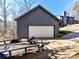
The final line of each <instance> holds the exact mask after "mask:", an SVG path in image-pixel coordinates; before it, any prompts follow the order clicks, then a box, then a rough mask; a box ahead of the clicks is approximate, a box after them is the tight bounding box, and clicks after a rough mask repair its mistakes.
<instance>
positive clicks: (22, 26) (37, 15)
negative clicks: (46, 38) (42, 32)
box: [17, 8, 59, 38]
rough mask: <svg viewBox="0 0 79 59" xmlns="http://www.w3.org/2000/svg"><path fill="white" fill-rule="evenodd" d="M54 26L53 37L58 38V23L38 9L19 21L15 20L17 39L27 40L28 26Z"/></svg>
mask: <svg viewBox="0 0 79 59" xmlns="http://www.w3.org/2000/svg"><path fill="white" fill-rule="evenodd" d="M52 25H53V26H55V31H54V32H55V35H54V36H55V37H57V36H58V32H59V22H58V21H57V20H56V19H55V18H53V17H52V16H51V15H49V14H48V13H46V12H45V11H43V10H42V9H40V8H38V9H36V10H34V11H32V12H31V13H28V14H27V16H26V15H24V16H23V17H21V18H20V19H19V20H17V37H18V38H21V37H27V38H28V27H29V26H52Z"/></svg>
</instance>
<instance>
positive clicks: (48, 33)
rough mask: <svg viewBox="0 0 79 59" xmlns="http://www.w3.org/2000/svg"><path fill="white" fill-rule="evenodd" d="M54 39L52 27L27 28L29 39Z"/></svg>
mask: <svg viewBox="0 0 79 59" xmlns="http://www.w3.org/2000/svg"><path fill="white" fill-rule="evenodd" d="M33 36H34V37H37V38H39V37H42V38H44V37H54V26H29V38H31V37H33Z"/></svg>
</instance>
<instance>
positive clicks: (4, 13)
mask: <svg viewBox="0 0 79 59" xmlns="http://www.w3.org/2000/svg"><path fill="white" fill-rule="evenodd" d="M7 1H8V0H0V16H1V17H2V18H3V21H4V33H6V30H7V18H8V16H9V15H10V13H11V12H12V11H13V8H11V6H10V4H9V3H8V2H7ZM4 36H5V34H4Z"/></svg>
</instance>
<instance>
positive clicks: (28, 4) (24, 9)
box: [16, 0, 36, 13]
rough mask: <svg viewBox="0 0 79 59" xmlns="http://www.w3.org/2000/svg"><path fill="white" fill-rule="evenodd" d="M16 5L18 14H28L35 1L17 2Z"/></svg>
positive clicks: (23, 0) (24, 0)
mask: <svg viewBox="0 0 79 59" xmlns="http://www.w3.org/2000/svg"><path fill="white" fill-rule="evenodd" d="M16 2H17V5H18V6H19V7H20V12H21V13H25V12H28V11H29V10H30V9H31V8H32V6H33V5H34V4H35V2H36V0H22V1H17V0H16Z"/></svg>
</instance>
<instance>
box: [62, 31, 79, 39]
mask: <svg viewBox="0 0 79 59" xmlns="http://www.w3.org/2000/svg"><path fill="white" fill-rule="evenodd" d="M77 37H79V30H77V31H74V32H73V33H69V34H67V35H64V36H63V38H68V39H72V38H77Z"/></svg>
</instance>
